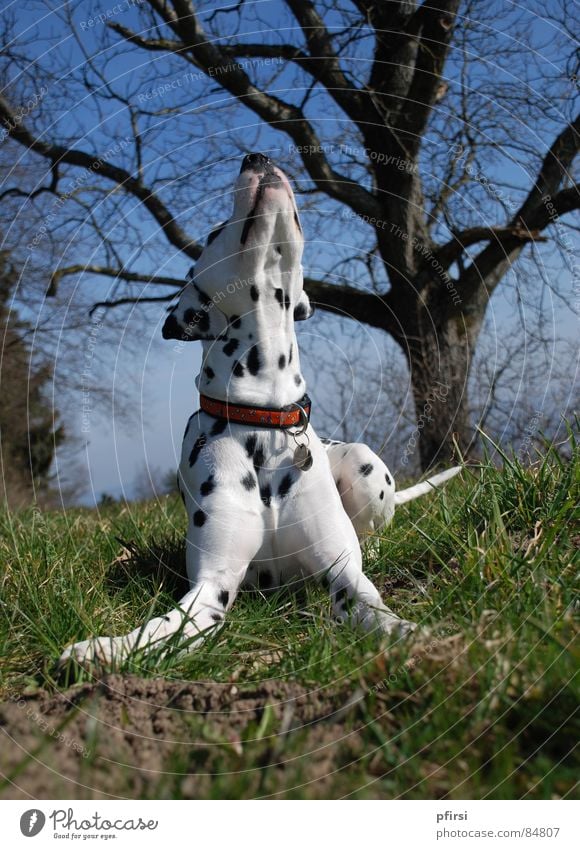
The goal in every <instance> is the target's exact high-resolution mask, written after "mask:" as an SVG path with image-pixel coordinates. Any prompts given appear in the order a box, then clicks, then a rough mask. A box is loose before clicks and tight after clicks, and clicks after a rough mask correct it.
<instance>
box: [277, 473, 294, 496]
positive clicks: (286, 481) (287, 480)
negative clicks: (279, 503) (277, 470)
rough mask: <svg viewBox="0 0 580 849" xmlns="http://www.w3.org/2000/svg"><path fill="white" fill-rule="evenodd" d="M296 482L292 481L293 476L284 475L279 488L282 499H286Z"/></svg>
mask: <svg viewBox="0 0 580 849" xmlns="http://www.w3.org/2000/svg"><path fill="white" fill-rule="evenodd" d="M293 483H294V480H293V479H292V475H291V474H287V475H284V477H283V478H282V480H281V481H280V486H279V487H278V495H279V496H280V498H284V497H285V496H286V495H288V493H289V492H290V488H291V486H292V484H293Z"/></svg>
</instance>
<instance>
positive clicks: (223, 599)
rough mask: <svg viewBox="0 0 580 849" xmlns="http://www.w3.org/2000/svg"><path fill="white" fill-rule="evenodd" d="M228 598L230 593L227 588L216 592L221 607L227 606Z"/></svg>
mask: <svg viewBox="0 0 580 849" xmlns="http://www.w3.org/2000/svg"><path fill="white" fill-rule="evenodd" d="M229 600H230V594H229V592H228V591H227V590H220V592H219V594H218V601H219V603H220V604H221V606H222V607H227V604H228V601H229Z"/></svg>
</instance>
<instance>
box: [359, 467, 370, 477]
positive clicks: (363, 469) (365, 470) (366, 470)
mask: <svg viewBox="0 0 580 849" xmlns="http://www.w3.org/2000/svg"><path fill="white" fill-rule="evenodd" d="M372 470H373V464H372V463H363V464H362V466H361V467H360V468H359V472H360V474H361V475H362V476H363V478H368V476H369V475H370V473H371V472H372Z"/></svg>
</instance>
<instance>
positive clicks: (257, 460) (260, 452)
mask: <svg viewBox="0 0 580 849" xmlns="http://www.w3.org/2000/svg"><path fill="white" fill-rule="evenodd" d="M265 460H266V458H265V456H264V449H263V448H262V446H261V445H258V447H257V448H256V450H255V451H254V469H255V470H256V474H258V472H259V471H260V469H261V468H262V467H263V465H264V462H265Z"/></svg>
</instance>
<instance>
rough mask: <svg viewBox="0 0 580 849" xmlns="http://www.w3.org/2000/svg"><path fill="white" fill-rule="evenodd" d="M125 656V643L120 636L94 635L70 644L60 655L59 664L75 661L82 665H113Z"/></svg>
mask: <svg viewBox="0 0 580 849" xmlns="http://www.w3.org/2000/svg"><path fill="white" fill-rule="evenodd" d="M123 656H124V651H123V645H122V643H120V642H119V639H118V638H115V637H94V638H93V639H91V640H83V641H82V642H80V643H72V644H71V645H70V646H68V647H67V648H66V649H65V650H64V651H63V653H62V654H61V656H60V659H59V665H60V666H62V665H63V664H65V663H68V662H69V661H74V662H75V663H78V664H79V665H80V666H95V665H99V666H111V665H112V664H113V663H115V662H118V661H119V660H121V659H122V658H123Z"/></svg>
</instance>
